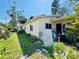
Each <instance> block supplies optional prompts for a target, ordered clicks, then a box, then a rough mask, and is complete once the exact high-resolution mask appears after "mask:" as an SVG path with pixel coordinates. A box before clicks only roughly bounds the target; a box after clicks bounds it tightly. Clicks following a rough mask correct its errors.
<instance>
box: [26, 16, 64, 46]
mask: <svg viewBox="0 0 79 59" xmlns="http://www.w3.org/2000/svg"><path fill="white" fill-rule="evenodd" d="M62 19H63V17H62V18H60V17H56V16H36V17H33V18H32V19H30V20H28V21H27V23H26V24H25V27H26V28H25V31H26V33H28V34H31V35H33V36H36V37H38V38H39V39H41V40H42V41H43V42H44V45H45V46H51V45H52V44H53V36H52V35H53V32H54V31H55V32H56V34H61V33H62V32H63V28H64V27H63V23H62Z"/></svg>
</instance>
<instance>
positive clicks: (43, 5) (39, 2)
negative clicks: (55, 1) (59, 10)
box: [0, 0, 52, 22]
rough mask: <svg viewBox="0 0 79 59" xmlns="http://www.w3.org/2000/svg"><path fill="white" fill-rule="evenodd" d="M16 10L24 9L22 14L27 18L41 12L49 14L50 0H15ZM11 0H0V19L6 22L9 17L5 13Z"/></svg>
mask: <svg viewBox="0 0 79 59" xmlns="http://www.w3.org/2000/svg"><path fill="white" fill-rule="evenodd" d="M15 1H16V8H17V10H18V11H19V10H24V15H25V16H26V17H27V18H29V17H30V16H38V15H41V14H45V15H51V3H52V0H15ZM9 2H10V4H12V0H0V21H1V22H7V21H8V20H10V17H9V16H8V14H7V12H6V11H7V10H9V9H10V6H9Z"/></svg>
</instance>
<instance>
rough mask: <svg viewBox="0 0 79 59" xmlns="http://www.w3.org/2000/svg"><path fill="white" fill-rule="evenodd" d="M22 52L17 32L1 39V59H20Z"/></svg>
mask: <svg viewBox="0 0 79 59" xmlns="http://www.w3.org/2000/svg"><path fill="white" fill-rule="evenodd" d="M21 54H22V49H21V47H20V44H19V41H18V37H17V34H16V33H13V34H11V36H10V37H9V38H7V39H5V40H4V39H0V59H18V58H19V57H20V55H21Z"/></svg>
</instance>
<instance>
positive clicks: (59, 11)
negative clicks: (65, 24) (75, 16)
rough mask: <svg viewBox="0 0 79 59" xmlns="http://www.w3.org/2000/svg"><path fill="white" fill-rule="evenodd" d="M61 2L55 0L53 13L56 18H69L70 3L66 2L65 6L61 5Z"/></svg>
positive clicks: (65, 0)
mask: <svg viewBox="0 0 79 59" xmlns="http://www.w3.org/2000/svg"><path fill="white" fill-rule="evenodd" d="M60 1H61V0H53V2H52V6H51V12H52V15H54V16H60V17H62V16H67V15H69V10H70V9H69V8H68V5H69V3H68V1H67V0H64V3H63V5H62V4H61V3H60Z"/></svg>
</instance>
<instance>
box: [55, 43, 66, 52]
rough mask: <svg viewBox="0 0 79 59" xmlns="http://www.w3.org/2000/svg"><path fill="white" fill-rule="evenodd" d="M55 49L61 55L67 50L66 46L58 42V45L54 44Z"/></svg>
mask: <svg viewBox="0 0 79 59" xmlns="http://www.w3.org/2000/svg"><path fill="white" fill-rule="evenodd" d="M54 48H55V51H56V52H57V53H61V52H62V51H64V50H65V45H64V44H63V43H61V42H57V43H56V42H55V43H54Z"/></svg>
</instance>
